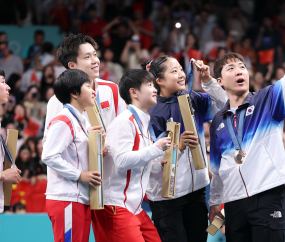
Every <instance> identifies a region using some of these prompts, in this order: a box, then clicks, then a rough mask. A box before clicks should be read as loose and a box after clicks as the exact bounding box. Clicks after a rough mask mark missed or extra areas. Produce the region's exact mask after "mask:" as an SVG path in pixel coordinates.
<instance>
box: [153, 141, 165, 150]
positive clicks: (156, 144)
mask: <svg viewBox="0 0 285 242" xmlns="http://www.w3.org/2000/svg"><path fill="white" fill-rule="evenodd" d="M154 145H155V146H156V147H157V148H158V149H160V150H162V151H163V149H162V147H161V145H160V143H158V142H155V143H154Z"/></svg>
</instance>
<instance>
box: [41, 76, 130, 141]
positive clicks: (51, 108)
mask: <svg viewBox="0 0 285 242" xmlns="http://www.w3.org/2000/svg"><path fill="white" fill-rule="evenodd" d="M95 90H96V95H98V91H99V99H100V105H101V107H102V113H101V115H102V118H103V120H104V124H105V126H106V128H107V127H108V126H109V124H110V123H111V122H112V121H113V120H114V118H115V117H117V115H118V114H120V113H121V112H123V111H124V110H125V109H126V103H125V102H124V100H123V99H122V98H121V97H120V94H119V90H118V86H117V85H116V84H115V83H113V82H109V81H104V80H101V79H96V82H95ZM98 105H99V103H98ZM62 109H63V104H62V103H61V102H60V101H59V100H58V99H57V98H56V96H55V95H54V96H53V97H52V98H51V99H50V100H49V102H48V105H47V114H46V123H45V130H44V139H43V142H45V137H46V131H47V127H48V124H49V122H50V121H51V120H52V119H53V118H54V117H55V116H56V115H57V114H58V113H59V112H60V111H61V110H62ZM84 115H85V116H86V118H87V120H88V122H89V119H88V115H87V113H86V112H84Z"/></svg>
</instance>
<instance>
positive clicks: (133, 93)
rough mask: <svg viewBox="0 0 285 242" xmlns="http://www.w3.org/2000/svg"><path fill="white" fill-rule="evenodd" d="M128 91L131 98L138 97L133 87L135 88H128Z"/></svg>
mask: <svg viewBox="0 0 285 242" xmlns="http://www.w3.org/2000/svg"><path fill="white" fill-rule="evenodd" d="M129 92H130V95H131V98H132V99H133V98H135V99H137V98H138V93H137V92H138V90H137V89H135V88H133V87H132V88H130V90H129Z"/></svg>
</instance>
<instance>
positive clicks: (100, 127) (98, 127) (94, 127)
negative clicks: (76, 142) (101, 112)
mask: <svg viewBox="0 0 285 242" xmlns="http://www.w3.org/2000/svg"><path fill="white" fill-rule="evenodd" d="M93 130H98V131H104V129H103V127H102V126H93V127H91V128H90V129H88V131H93Z"/></svg>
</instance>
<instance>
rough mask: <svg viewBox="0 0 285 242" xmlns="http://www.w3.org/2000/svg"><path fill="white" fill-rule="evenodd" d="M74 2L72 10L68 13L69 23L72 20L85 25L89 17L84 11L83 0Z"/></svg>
mask: <svg viewBox="0 0 285 242" xmlns="http://www.w3.org/2000/svg"><path fill="white" fill-rule="evenodd" d="M74 2H75V5H74V6H73V9H72V10H71V12H70V19H71V22H72V21H73V20H74V19H77V21H78V20H79V21H80V22H81V23H86V22H87V21H89V20H90V16H89V15H88V11H86V9H85V0H77V1H74ZM78 33H79V32H78Z"/></svg>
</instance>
